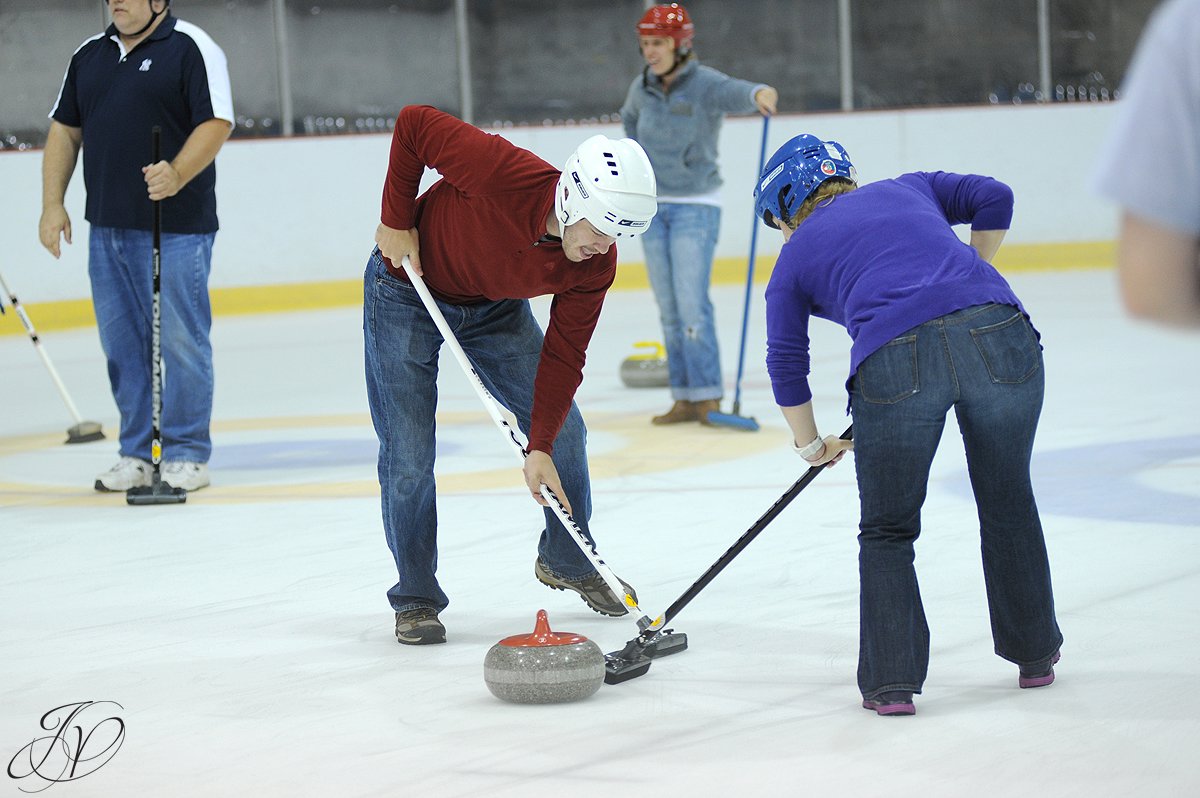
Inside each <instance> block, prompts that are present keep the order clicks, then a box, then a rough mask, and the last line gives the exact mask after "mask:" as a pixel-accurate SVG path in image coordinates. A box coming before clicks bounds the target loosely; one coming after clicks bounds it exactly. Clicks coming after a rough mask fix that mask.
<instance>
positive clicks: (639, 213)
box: [554, 136, 658, 238]
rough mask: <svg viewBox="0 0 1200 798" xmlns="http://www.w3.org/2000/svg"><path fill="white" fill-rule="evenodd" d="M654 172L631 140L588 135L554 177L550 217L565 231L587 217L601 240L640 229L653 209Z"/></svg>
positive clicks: (651, 216)
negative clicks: (555, 218) (597, 231)
mask: <svg viewBox="0 0 1200 798" xmlns="http://www.w3.org/2000/svg"><path fill="white" fill-rule="evenodd" d="M657 194H658V190H657V187H656V185H655V182H654V169H653V167H651V166H650V159H649V158H647V157H646V151H645V150H643V149H642V147H641V145H640V144H638V143H637V142H636V141H634V140H633V139H610V138H609V137H607V136H592V137H591V138H590V139H588V140H587V141H585V142H583V143H582V144H580V145H579V148H578V149H576V150H575V152H573V153H571V157H570V158H568V159H567V165H566V166H565V167H564V168H563V171H562V174H561V175H560V176H559V178H558V187H557V188H556V189H555V193H554V213H555V215H556V216H557V217H558V221H559V222H560V223H561V224H562V227H563V229H564V230H565V229H566V228H567V226H568V225H572V224H574V223H575V222H578V221H579V220H580V219H587V220H588V221H589V222H591V223H592V226H593V227H595V228H596V229H597V230H599V231H600V232H601V233H603V234H604V235H606V236H612V237H613V238H630V237H632V236H636V235H639V234H641V233H644V232H645V231H646V228H647V227H649V226H650V220H651V219H653V218H654V214H655V213H656V212H657V211H658V201H657V199H656V197H657Z"/></svg>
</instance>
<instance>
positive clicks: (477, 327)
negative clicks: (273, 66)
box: [363, 106, 657, 645]
mask: <svg viewBox="0 0 1200 798" xmlns="http://www.w3.org/2000/svg"><path fill="white" fill-rule="evenodd" d="M426 167H429V168H431V169H435V170H437V172H438V173H440V174H441V176H442V179H441V180H439V181H438V182H436V183H435V184H434V185H433V186H431V187H430V188H429V190H428V191H426V192H425V193H424V194H422V195H421V196H420V197H419V198H418V197H417V191H418V187H419V184H420V181H421V175H422V173H423V172H424V170H425V168H426ZM656 209H657V204H656V201H655V184H654V173H653V171H652V169H651V167H650V161H649V159H647V158H646V154H645V153H644V152H643V151H642V149H641V147H639V146H638V145H637V144H636V143H635V142H633V141H632V140H630V139H622V140H613V139H608V138H606V137H604V136H594V137H592V138H591V139H588V140H587V141H585V142H584V143H583V144H582V145H581V146H580V147H579V149H578V150H576V151H575V153H574V154H573V155H572V156H571V158H570V159H568V162H567V168H566V169H564V170H562V171H561V172H560V171H559V170H558V169H555V168H554V167H552V166H551V165H550V164H548V163H546V162H545V161H543V160H542V159H541V158H538V157H537V156H536V155H534V154H533V153H531V152H529V151H527V150H523V149H521V148H519V147H516V146H514V145H513V144H512V143H510V142H509V141H507V140H505V139H504V138H502V137H500V136H497V135H491V134H488V133H484V132H483V131H481V130H479V129H478V128H475V127H473V126H471V125H468V124H466V123H464V122H462V121H460V120H458V119H455V118H454V117H452V116H450V115H448V114H445V113H442V112H440V111H438V110H436V109H434V108H430V107H427V106H409V107H407V108H405V109H404V110H402V111H401V112H400V115H399V117H398V118H397V119H396V128H395V132H394V134H393V136H392V150H391V157H390V159H389V163H388V172H387V179H386V182H385V184H384V190H383V213H382V216H381V222H380V225H379V228H378V230H377V231H376V234H375V241H376V243H377V244H378V246H377V248H376V249H375V251H374V252H373V253H372V254H371V258H370V260H369V261H368V263H367V270H366V279H365V287H364V288H365V290H364V301H363V326H364V335H365V339H366V370H367V394H368V398H369V400H370V404H371V417H372V419H373V421H374V424H375V432H376V434H377V435H378V437H379V485H380V490H381V496H382V504H383V524H384V531H385V532H386V535H387V541H388V547H389V548H390V549H391V551H392V555H393V557H394V558H395V561H396V569H397V572H398V574H399V581H398V582H397V583H396V584H395V585H393V586H392V588H391V589H390V590H389V591H388V600H389V601H390V603H391V605H392V609H393V610H394V611H395V613H396V639H397V640H398V641H399V642H401V643H405V644H409V645H424V644H429V643H442V642H445V640H446V629H445V627H444V626H443V625H442V623H441V621H440V620H439V618H438V613H439V612H441V611H442V610H443V609H445V607H446V605H447V604H448V603H449V599H448V598H447V597H446V594H445V593H444V592H443V591H442V589H441V587H440V586H439V585H438V581H437V578H436V575H435V573H436V571H437V510H436V506H435V503H436V495H435V487H434V476H433V466H434V456H435V441H434V426H435V425H434V412H435V410H436V406H437V384H436V383H437V372H438V350H439V349H440V347H441V345H442V342H443V341H442V336H441V334H440V333H439V332H438V329H437V327H436V326H435V325H434V322H433V320H432V319H431V318H430V316H429V314H428V312H427V311H426V310H425V307H424V305H423V304H422V303H421V299H420V297H419V296H418V295H417V292H416V290H415V289H414V288H413V287H412V285H411V283H410V282H409V281H408V279H407V276H406V275H405V274H404V271H403V269H402V268H401V267H400V263H401V261H402V259H403V258H404V257H405V256H407V257H408V258H409V260H410V262H411V263H412V266H413V268H414V270H415V271H416V272H417V273H418V274H420V275H422V277H423V279H424V280H425V282H426V284H427V285H428V287H429V290H430V291H431V292H432V294H433V295H434V297H435V299H436V301H437V303H438V306H439V307H440V309H441V311H442V313H443V314H444V315H445V316H446V320H447V321H448V322H449V324H450V327H451V328H452V329H454V331H455V336H456V337H457V338H458V341H459V343H460V344H461V345H462V348H463V349H464V350H465V351H466V353H467V355H468V357H470V359H471V362H472V365H473V366H474V367H475V370H476V371H477V372H478V373H479V376H480V378H481V379H482V380H483V382H484V384H485V385H486V386H487V389H488V391H489V392H491V394H492V395H493V396H494V397H496V399H497V400H498V401H499V402H500V403H501V404H503V405H504V406H505V407H506V408H507V409H508V410H510V411H511V412H512V413H513V414H514V415H515V416H516V418H517V423H518V426H519V427H520V429H521V431H522V432H523V433H525V435H526V436H527V437H528V439H529V444H528V457H526V458H525V465H524V475H525V482H526V484H527V485H528V487H529V491H530V493H531V494H532V496H533V498H534V500H535V501H537V502H538V503H539V504H541V505H545V504H546V501H545V499H543V498H542V496H541V493H540V489H541V486H542V485H543V484H545V485H547V486H549V487H550V489H551V490H553V491H554V493H555V495H557V496H559V497H560V498H561V499H562V500H563V503H564V505H565V506H566V509H567V511H568V512H569V513H571V514H572V516H573V517H574V519H575V521H576V522H577V523H578V524H579V527H580V529H582V530H583V532H584V534H585V535H587V536H588V538H589V540H590V539H591V533H590V532H589V531H588V520H589V518H590V517H591V509H592V508H591V488H590V484H589V479H588V467H587V452H586V448H585V439H586V434H587V431H586V429H585V427H584V423H583V417H582V416H581V415H580V413H579V409H578V408H577V407H576V406H575V404H574V401H573V398H574V396H575V391H576V389H577V388H578V387H579V383H580V382H581V381H582V379H583V363H584V357H585V352H586V349H587V345H588V342H589V341H590V340H591V337H592V332H593V330H594V329H595V327H596V322H597V320H598V319H599V316H600V306H601V304H602V302H603V301H604V295H605V293H606V292H607V290H608V288H609V286H610V285H612V282H613V278H614V277H615V276H616V260H617V257H616V255H617V253H616V249H615V247H614V244H615V243H616V241H617V239H618V238H627V237H629V236H632V235H636V234H638V233H640V232H642V231H644V230H645V229H646V227H647V226H648V225H649V222H650V220H651V219H652V218H653V217H654V213H655V210H656ZM544 294H552V295H553V296H554V301H553V304H552V305H551V309H550V323H549V325H548V327H547V329H546V331H545V333H544V334H543V332H542V330H541V328H540V327H539V325H538V323H537V321H536V320H535V319H534V317H533V314H532V312H531V311H530V308H529V299H530V298H531V297H535V296H542V295H544ZM544 514H545V527H544V528H543V530H542V534H541V539H540V541H539V543H538V557H537V560H536V562H535V564H534V574H535V576H536V577H537V578H538V579H539V580H540V581H541V582H543V583H544V584H546V585H548V586H550V587H553V588H556V589H567V590H574V591H575V592H577V593H579V594H580V595H581V596H582V597H583V600H584V601H585V602H586V603H587V604H588V606H589V607H591V608H592V609H594V610H596V611H597V612H600V613H603V614H605V615H624V614H625V613H626V612H627V610H626V609H625V606H624V604H623V603H622V601H621V598H620V597H619V596H617V595H614V593H613V591H612V590H611V589H609V588H608V586H607V585H606V584H605V583H604V580H603V579H602V578H601V577H600V575H599V574H597V573H596V571H595V568H594V567H593V566H592V564H591V563H590V562H589V561H588V559H587V558H586V557H585V556H584V554H583V552H582V551H581V550H580V548H579V546H578V544H577V543H576V542H575V541H574V540H573V539H572V537H571V535H570V533H568V532H567V530H566V529H564V528H563V526H562V524H561V523H560V522H559V520H558V518H557V517H556V516H555V515H554V513H553V511H551V510H550V509H548V508H547V509H545V510H544Z"/></svg>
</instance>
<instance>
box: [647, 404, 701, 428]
mask: <svg viewBox="0 0 1200 798" xmlns="http://www.w3.org/2000/svg"><path fill="white" fill-rule="evenodd" d="M698 418H699V416H698V415H696V406H695V405H693V404H692V403H691V402H689V401H687V400H686V399H677V400H676V401H675V404H673V405H671V409H670V410H668V411H667V412H665V413H663V414H662V415H661V416H655V417H654V418H652V419H650V423H651V424H658V425H662V424H680V423H682V422H684V421H695V420H697V419H698Z"/></svg>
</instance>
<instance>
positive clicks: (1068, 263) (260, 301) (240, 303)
mask: <svg viewBox="0 0 1200 798" xmlns="http://www.w3.org/2000/svg"><path fill="white" fill-rule="evenodd" d="M1115 251H1116V244H1115V242H1113V241H1080V242H1075V243H1065V244H1064V243H1056V244H1007V245H1005V246H1003V247H1001V248H1000V252H999V254H998V255H997V256H996V266H997V267H998V268H999V269H1000V270H1001V271H1005V272H1018V271H1021V272H1024V271H1052V270H1062V269H1109V268H1112V266H1113V263H1114V253H1115ZM774 265H775V257H774V256H773V255H768V256H760V257H758V258H755V262H754V282H755V283H764V282H766V280H767V278H768V277H770V274H771V268H772V267H773V266H774ZM745 280H746V259H745V258H717V259H716V260H715V261H714V262H713V278H712V281H713V283H714V284H716V285H722V284H731V283H732V284H737V283H744V282H745ZM649 286H650V283H649V280H648V279H647V277H646V267H645V266H644V265H643V264H640V263H631V264H626V265H622V266H621V267H620V268H619V269H618V270H617V279H616V282H615V283H614V284H613V289H614V290H618V291H629V290H637V289H645V288H649ZM211 293H212V304H213V315H215V316H233V315H239V314H247V313H282V312H286V311H293V310H314V309H319V308H330V307H346V306H350V305H358V304H361V302H362V281H361V280H358V279H355V280H331V281H326V282H319V283H292V284H281V285H253V286H238V287H232V288H213V289H212V292H211ZM7 304H8V303H7V297H6V298H5V305H6V306H7ZM26 309H27V311H28V313H29V316H30V318H31V319H32V321H33V324H34V326H35V327H36V328H37V329H38V331H39V332H40V331H42V330H65V329H70V328H73V327H89V326H93V327H94V326H95V324H96V317H95V316H94V315H93V313H92V302H91V300H90V299H69V300H63V301H60V302H42V303H36V304H29V305H26ZM24 333H25V328H24V327H23V326H22V325H21V322H20V320H19V319H18V318H17V314H15V313H11V312H9V313H6V314H5V315H3V316H0V335H19V334H24Z"/></svg>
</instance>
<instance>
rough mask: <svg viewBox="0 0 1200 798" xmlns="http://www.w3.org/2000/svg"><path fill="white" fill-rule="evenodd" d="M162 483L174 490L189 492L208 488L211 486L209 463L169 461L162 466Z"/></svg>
mask: <svg viewBox="0 0 1200 798" xmlns="http://www.w3.org/2000/svg"><path fill="white" fill-rule="evenodd" d="M162 481H163V482H165V483H167V484H168V485H170V486H171V487H172V488H183V489H184V490H186V491H188V492H191V491H193V490H200V489H201V488H206V487H208V486H209V484H210V482H209V480H208V463H190V462H188V461H187V460H168V461H166V462H165V463H163V464H162Z"/></svg>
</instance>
